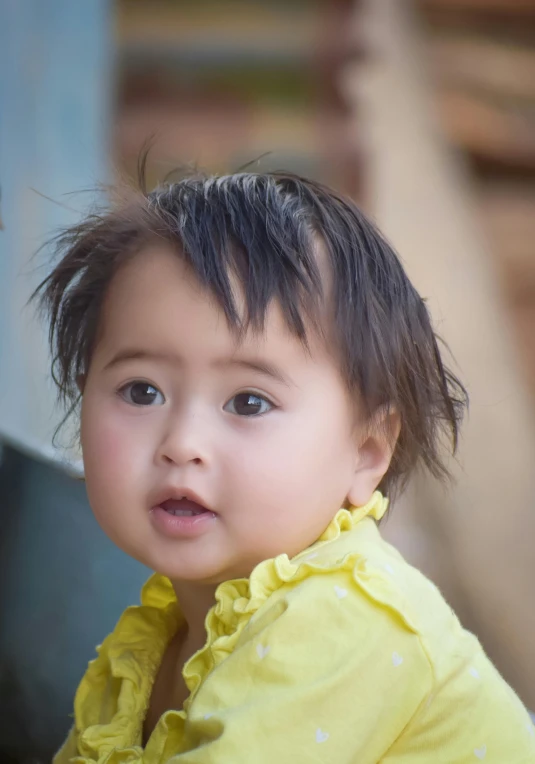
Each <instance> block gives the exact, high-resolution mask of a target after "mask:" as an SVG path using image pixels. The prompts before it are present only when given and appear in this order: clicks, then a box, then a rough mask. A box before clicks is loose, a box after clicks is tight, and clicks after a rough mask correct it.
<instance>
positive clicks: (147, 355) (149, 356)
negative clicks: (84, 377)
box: [104, 348, 294, 387]
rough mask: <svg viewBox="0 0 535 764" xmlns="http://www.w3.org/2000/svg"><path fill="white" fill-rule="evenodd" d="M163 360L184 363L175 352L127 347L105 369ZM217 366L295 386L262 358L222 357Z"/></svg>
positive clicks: (287, 385)
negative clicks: (235, 368) (135, 362)
mask: <svg viewBox="0 0 535 764" xmlns="http://www.w3.org/2000/svg"><path fill="white" fill-rule="evenodd" d="M140 360H141V361H160V362H161V361H163V362H164V363H167V364H171V365H173V366H177V365H183V363H184V361H183V359H182V358H180V357H179V356H178V355H175V354H174V353H163V352H157V351H154V350H142V349H141V348H139V349H138V348H125V349H124V350H120V351H119V352H117V353H116V354H115V355H114V356H113V358H112V359H111V360H110V361H108V363H107V364H106V365H105V366H104V371H107V370H108V369H111V368H113V367H114V366H118V365H119V364H121V363H126V362H127V361H140ZM212 365H213V366H214V367H215V368H221V367H232V366H238V367H241V368H243V369H247V370H249V371H255V372H257V373H258V374H263V375H264V376H265V377H271V378H272V379H275V380H277V382H280V383H281V384H283V385H286V387H292V386H294V382H292V380H291V379H290V377H289V376H288V375H287V374H284V373H283V372H282V371H281V369H279V368H278V366H276V365H275V364H273V363H270V362H269V361H265V360H263V359H261V358H239V357H236V356H232V357H230V358H222V359H220V360H218V361H214V363H213V364H212Z"/></svg>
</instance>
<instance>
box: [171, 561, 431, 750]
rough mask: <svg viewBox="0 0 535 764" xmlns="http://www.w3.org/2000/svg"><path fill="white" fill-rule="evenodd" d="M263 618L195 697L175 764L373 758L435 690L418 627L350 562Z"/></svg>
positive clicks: (309, 582)
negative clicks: (364, 585)
mask: <svg viewBox="0 0 535 764" xmlns="http://www.w3.org/2000/svg"><path fill="white" fill-rule="evenodd" d="M267 604H268V603H266V606H267ZM257 615H258V616H259V618H258V619H256V618H254V617H253V620H252V621H251V622H250V623H249V625H248V626H247V627H246V628H245V629H244V631H243V633H242V635H241V638H240V641H239V644H238V646H237V647H236V649H235V650H234V652H233V653H232V654H231V655H229V657H228V658H226V659H225V660H224V661H223V662H222V663H221V664H220V665H219V666H218V667H217V668H215V669H214V670H213V671H212V672H211V673H210V674H209V675H208V677H207V678H206V680H205V682H204V683H203V684H202V685H201V687H200V689H199V691H198V693H197V695H196V696H195V697H194V698H193V700H192V702H191V706H190V708H189V712H188V720H187V722H186V728H185V733H186V741H187V743H186V747H187V750H184V748H182V752H181V753H175V755H173V756H172V758H171V759H170V761H172V762H173V763H174V762H176V764H179V763H180V764H215V763H216V762H217V764H226V763H227V762H229V764H230V763H231V762H232V764H250V762H251V761H254V762H255V764H273V762H277V764H290V763H291V764H296V763H297V762H305V761H307V762H308V761H310V762H322V763H323V764H357V762H358V764H377V762H378V761H380V760H381V759H382V758H383V756H384V754H385V752H386V751H388V749H389V748H390V747H391V745H392V744H393V743H394V741H395V740H396V739H397V738H398V737H399V736H400V735H401V733H402V732H403V730H404V728H405V727H406V726H407V725H408V723H409V722H410V720H411V718H412V717H413V715H414V714H415V713H416V711H417V710H418V709H419V707H420V706H421V705H422V704H423V703H424V702H425V700H426V698H427V696H428V694H429V693H430V689H431V684H432V672H431V667H430V664H429V661H428V658H427V656H426V654H425V652H424V650H423V648H422V646H421V644H420V639H419V637H418V635H417V634H415V632H414V631H413V630H412V629H411V628H410V626H409V625H408V624H407V623H406V622H405V621H404V620H403V619H402V618H401V617H400V615H399V613H397V612H395V611H394V610H392V609H391V608H389V607H388V606H386V605H385V604H384V603H381V602H378V601H377V600H374V599H373V597H370V596H369V594H368V593H367V592H366V591H365V590H363V589H360V588H359V587H358V586H357V585H356V584H355V581H354V580H353V576H352V572H351V571H343V570H340V571H337V572H334V573H329V574H328V575H320V576H313V577H310V578H309V579H306V580H304V581H302V582H301V583H300V584H299V585H298V586H297V587H295V588H294V589H289V590H288V591H287V592H286V593H284V594H283V596H282V597H281V598H280V599H279V600H278V601H277V602H276V603H275V604H274V605H273V606H272V608H271V611H270V610H269V609H268V610H267V611H266V612H264V613H263V614H261V613H260V612H259V613H258V614H257ZM169 753H171V751H169Z"/></svg>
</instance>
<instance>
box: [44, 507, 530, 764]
mask: <svg viewBox="0 0 535 764" xmlns="http://www.w3.org/2000/svg"><path fill="white" fill-rule="evenodd" d="M386 506H387V501H386V499H384V498H383V497H382V496H381V494H380V493H378V492H377V493H375V494H374V496H373V497H372V499H371V501H370V502H369V503H368V504H367V505H366V506H364V507H360V508H358V509H352V510H346V509H342V510H340V511H339V512H338V513H337V515H336V517H335V518H334V519H333V521H332V522H331V523H330V525H329V527H328V528H327V530H326V531H325V533H324V534H323V535H322V536H321V538H320V539H319V540H318V542H317V543H316V544H314V545H313V546H312V547H310V548H309V549H307V550H305V551H304V552H302V553H301V554H299V555H297V557H295V558H293V559H292V560H290V559H288V557H287V556H286V555H280V556H279V557H276V558H275V559H272V560H266V561H265V562H262V563H260V565H258V566H257V567H256V568H255V569H254V571H253V572H252V574H251V576H250V578H249V579H239V580H234V581H227V582H225V583H223V584H221V585H220V586H219V587H218V590H217V594H216V605H215V606H214V607H213V608H212V609H211V610H210V612H209V613H208V616H207V619H206V630H207V641H206V645H205V647H204V648H203V649H202V650H200V651H199V652H198V653H196V654H195V655H194V656H193V657H192V658H191V659H190V660H189V661H188V662H187V664H186V665H185V667H184V679H185V681H186V684H187V686H188V688H189V690H190V696H189V698H188V700H187V701H186V703H185V706H184V710H182V711H168V712H167V713H165V714H164V715H163V716H162V717H161V719H160V720H159V722H158V724H157V726H156V728H155V729H154V731H153V734H152V735H151V737H150V740H149V742H148V744H147V745H146V747H145V748H144V749H143V748H142V743H141V740H142V724H143V719H144V716H145V713H146V711H147V708H148V704H149V699H150V694H151V688H152V684H153V682H154V679H155V676H156V673H157V670H158V667H159V665H160V662H161V660H162V656H163V653H164V651H165V648H166V645H167V643H168V641H169V639H170V638H171V636H172V635H173V634H174V633H175V631H176V629H177V627H178V625H179V624H180V622H181V615H180V612H179V609H178V605H177V602H176V599H175V595H174V592H173V589H172V587H171V584H170V582H169V581H168V580H167V579H165V578H163V577H161V576H158V575H156V576H153V577H152V578H151V579H150V580H149V581H148V583H147V584H146V585H145V587H144V589H143V592H142V596H141V602H142V604H141V606H139V607H131V608H128V609H127V610H126V611H125V612H124V613H123V615H122V617H121V619H120V620H119V622H118V624H117V626H116V628H115V631H114V632H113V633H112V634H111V635H109V636H108V637H107V639H106V640H105V641H104V643H103V644H102V646H101V647H100V649H99V654H98V657H97V658H96V660H94V661H92V662H91V663H90V664H89V667H88V670H87V673H86V675H85V676H84V678H83V679H82V681H81V683H80V686H79V688H78V691H77V693H76V698H75V703H74V707H75V724H74V727H73V729H72V730H71V733H70V735H69V738H68V740H67V741H66V743H65V745H64V746H63V748H62V749H61V751H60V752H59V753H58V754H57V755H56V757H55V759H54V764H66V763H67V762H71V763H72V764H82V762H83V763H85V762H98V763H99V764H141V763H143V764H171V763H173V764H306V763H307V762H310V763H311V764H320V762H321V763H322V764H377V763H378V762H382V763H383V764H477V762H478V761H483V762H485V764H528V762H529V763H530V764H532V763H533V762H535V734H534V733H535V728H534V727H533V725H532V723H531V721H530V718H529V715H528V713H527V712H526V710H525V708H524V707H523V705H522V704H521V702H520V701H519V700H518V698H517V696H516V695H515V694H514V692H513V691H512V690H511V689H510V687H509V686H508V685H507V684H506V683H505V682H504V680H503V679H502V678H501V677H500V675H499V674H498V673H497V671H496V669H495V668H494V666H493V665H492V664H491V662H490V661H489V660H488V658H487V657H486V656H485V654H484V653H483V651H482V649H481V647H480V645H479V643H478V641H477V639H476V638H475V637H474V636H473V635H472V634H470V633H468V632H467V631H465V630H463V629H462V627H461V626H460V624H459V622H458V620H457V618H456V617H455V615H454V614H453V613H452V611H451V609H450V607H449V606H448V605H447V604H446V603H445V601H444V600H443V599H442V597H441V595H440V593H439V591H438V590H437V588H436V587H435V586H434V585H433V584H432V583H431V582H430V581H428V580H427V579H426V578H425V577H424V576H422V575H421V574H420V573H419V572H418V571H417V570H415V569H414V568H412V567H411V566H410V565H408V564H407V563H406V562H405V561H404V560H403V558H402V557H401V556H400V555H399V553H398V552H397V551H395V550H394V549H393V548H392V547H391V546H389V545H388V544H387V543H386V542H384V541H383V540H382V539H381V537H380V535H379V531H378V528H377V524H376V522H375V520H379V519H380V518H381V516H382V515H383V514H384V512H385V510H386Z"/></svg>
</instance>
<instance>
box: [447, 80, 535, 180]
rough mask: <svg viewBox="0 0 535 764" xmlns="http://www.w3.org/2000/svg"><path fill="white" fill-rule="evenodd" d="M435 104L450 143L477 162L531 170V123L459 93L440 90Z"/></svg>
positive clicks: (534, 137) (534, 128) (534, 135)
mask: <svg viewBox="0 0 535 764" xmlns="http://www.w3.org/2000/svg"><path fill="white" fill-rule="evenodd" d="M436 98H437V103H438V109H439V114H440V117H441V119H442V123H443V125H444V128H445V130H446V133H447V135H448V136H449V138H450V140H451V141H453V143H455V144H456V145H457V146H459V147H460V148H462V149H463V150H465V151H467V152H468V153H470V154H471V155H473V156H474V157H476V158H477V159H481V160H483V161H489V162H494V163H498V164H502V165H509V166H511V167H516V168H521V169H523V170H535V119H534V117H533V116H532V115H530V114H529V113H527V112H526V113H522V112H515V111H513V110H508V109H506V108H501V107H500V106H499V105H497V104H495V103H493V102H491V101H490V100H489V99H486V98H483V97H479V96H478V95H475V94H473V93H468V92H462V91H460V90H453V89H446V88H444V89H442V90H440V91H439V92H438V94H437V96H436Z"/></svg>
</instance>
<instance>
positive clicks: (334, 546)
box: [37, 173, 535, 764]
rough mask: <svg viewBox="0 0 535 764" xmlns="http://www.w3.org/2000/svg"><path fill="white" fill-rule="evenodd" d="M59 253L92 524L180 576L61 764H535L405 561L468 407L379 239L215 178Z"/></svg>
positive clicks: (267, 179)
mask: <svg viewBox="0 0 535 764" xmlns="http://www.w3.org/2000/svg"><path fill="white" fill-rule="evenodd" d="M58 249H59V253H60V259H59V261H57V264H56V265H55V267H54V269H53V270H52V272H51V273H50V275H49V276H48V277H47V278H46V279H45V281H44V282H43V283H42V284H41V285H40V287H39V288H38V291H37V296H38V297H39V299H40V300H41V304H42V306H43V307H44V308H45V309H46V311H47V313H48V317H49V320H50V340H51V347H52V351H53V355H54V370H55V379H56V381H57V384H58V387H59V393H60V397H61V398H62V400H63V402H65V403H67V404H68V405H69V409H70V411H75V409H76V408H77V406H78V403H79V402H80V401H81V420H80V437H81V445H82V449H83V457H84V467H85V477H86V482H87V492H88V496H89V501H90V504H91V507H92V509H93V511H94V513H95V516H96V518H97V520H98V522H99V523H100V525H101V526H102V528H103V529H104V531H105V532H106V533H107V534H108V535H109V537H110V538H111V539H112V540H113V541H114V542H115V543H116V544H117V545H118V546H119V547H120V548H121V549H123V550H124V551H125V552H126V553H127V554H129V555H131V556H132V557H134V558H135V559H137V560H139V561H140V562H142V563H143V564H145V565H147V566H148V567H150V568H151V569H152V570H154V571H155V575H154V576H152V578H151V579H150V580H149V581H148V583H147V584H146V585H145V587H144V589H143V591H142V594H141V605H140V606H137V607H131V608H128V609H127V610H126V611H125V612H124V613H123V615H122V616H121V618H120V620H119V622H118V624H117V626H116V628H115V630H114V632H113V633H112V634H111V635H109V636H108V637H107V638H106V639H105V640H104V642H103V644H102V646H101V647H100V648H99V652H98V657H97V658H96V659H95V660H94V661H92V662H91V663H90V664H89V667H88V669H87V672H86V674H85V676H84V677H83V679H82V681H81V683H80V686H79V688H78V691H77V693H76V697H75V701H74V725H73V727H72V730H71V732H70V734H69V736H68V739H67V741H66V742H65V744H64V745H63V747H62V748H61V750H60V751H59V753H58V754H57V755H56V757H55V759H54V762H55V764H66V763H67V762H72V764H75V763H76V764H82V762H98V763H99V764H135V763H138V764H141V762H143V763H144V764H168V763H171V762H173V764H215V763H216V762H217V764H253V763H254V764H273V762H278V763H279V764H302V763H304V762H323V763H324V764H376V763H377V762H385V764H386V762H388V764H397V763H399V764H430V763H431V762H432V763H433V764H441V763H443V764H465V763H466V764H468V763H469V762H472V763H474V764H477V761H478V760H479V761H485V762H486V764H521V763H522V764H527V763H528V762H535V737H534V728H533V726H532V724H531V722H530V719H529V715H528V713H527V712H526V710H525V709H524V707H523V706H522V704H521V702H520V701H519V700H518V698H517V697H516V695H515V694H514V692H513V691H512V690H511V689H510V688H509V687H508V685H507V684H506V683H505V681H504V680H503V679H502V678H501V677H500V676H499V674H498V673H497V671H496V670H495V668H494V667H493V665H492V664H491V662H490V661H489V659H488V658H487V657H486V656H485V654H484V653H483V651H482V649H481V647H480V645H479V643H478V641H477V639H476V638H475V637H474V636H473V635H471V634H470V633H468V632H467V631H464V630H463V628H462V627H461V625H460V624H459V621H458V620H457V618H456V617H455V615H454V614H453V613H452V611H451V609H450V608H449V606H448V605H447V604H446V603H445V602H444V600H443V599H442V597H441V595H440V593H439V591H438V590H437V589H436V587H435V586H434V585H433V584H432V583H431V582H430V581H428V580H427V579H426V578H425V577H424V576H423V575H421V574H420V573H419V572H418V571H417V570H415V569H414V568H412V567H411V566H410V565H408V563H406V562H405V561H404V560H403V558H402V557H401V556H400V555H399V553H398V552H397V551H395V550H394V549H393V548H392V547H391V546H389V545H388V544H387V543H386V542H385V541H383V540H382V539H381V536H380V532H379V527H378V526H379V521H380V520H381V518H382V517H383V516H384V515H385V512H386V511H387V506H388V499H387V496H390V497H391V496H392V495H393V493H394V492H395V491H396V490H399V489H400V488H402V487H403V485H404V483H405V482H406V480H407V478H408V477H409V476H410V475H411V473H412V472H413V471H414V469H415V468H417V467H418V466H420V465H421V466H423V467H425V468H427V469H428V470H429V471H430V472H431V473H432V474H433V475H435V476H437V477H444V476H446V469H445V466H444V461H443V454H442V452H441V449H440V444H439V441H440V440H441V437H442V436H444V435H447V436H448V438H449V440H450V442H451V444H452V447H453V449H454V448H455V445H456V442H457V436H458V427H459V424H460V420H461V417H462V413H463V408H464V406H465V403H466V395H465V391H464V388H463V386H462V385H461V383H460V382H459V381H458V380H457V379H456V378H455V377H454V376H453V375H452V374H451V372H449V371H448V370H447V369H446V368H445V366H444V364H443V361H442V359H441V355H440V352H439V348H438V345H437V339H436V337H435V334H434V332H433V329H432V326H431V322H430V318H429V315H428V311H427V309H426V306H425V304H424V301H423V300H422V298H421V297H420V296H419V295H418V293H417V292H416V290H415V289H414V287H413V286H412V285H411V283H410V281H409V279H408V278H407V276H406V274H405V272H404V270H403V268H402V266H401V264H400V262H399V260H398V258H397V256H396V254H395V253H394V252H393V250H392V249H391V248H390V246H389V245H388V244H387V243H386V242H385V240H384V239H383V238H382V236H381V235H380V234H379V233H378V231H377V230H376V229H375V227H374V226H373V225H372V224H371V223H370V221H369V220H367V219H366V217H365V216H364V215H363V214H362V212H361V211H360V210H359V209H358V208H357V207H356V206H355V205H354V204H353V203H352V202H351V201H349V200H348V199H345V198H343V197H342V196H340V195H338V194H337V193H335V192H333V191H332V190H330V189H328V188H326V187H325V186H322V185H320V184H317V183H314V182H312V181H309V180H305V179H303V178H299V177H296V176H293V175H289V174H256V173H240V174H235V175H228V176H222V177H191V178H186V179H184V180H181V181H180V182H178V183H172V184H168V185H165V186H162V187H159V188H157V189H156V190H154V191H152V192H151V193H148V194H145V193H140V194H139V196H138V197H134V198H130V199H129V200H128V201H125V202H123V203H121V204H119V205H117V206H116V207H114V208H113V209H112V210H110V211H108V212H107V213H106V214H104V215H101V216H91V217H89V218H87V219H86V220H85V221H84V222H82V223H81V224H80V225H79V226H77V227H75V228H73V229H70V230H68V231H67V232H66V233H65V234H63V235H62V236H61V237H60V238H59V239H58ZM82 543H83V542H82ZM110 585H113V582H110Z"/></svg>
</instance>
